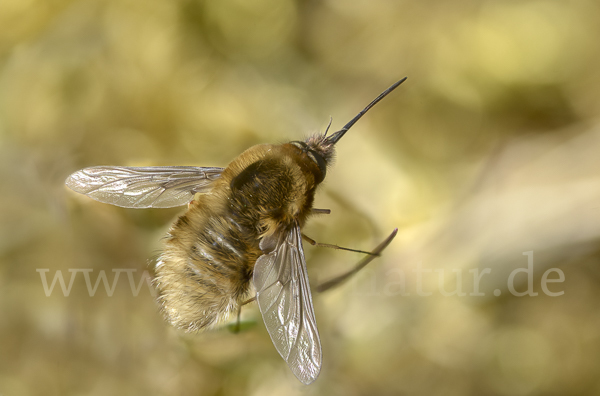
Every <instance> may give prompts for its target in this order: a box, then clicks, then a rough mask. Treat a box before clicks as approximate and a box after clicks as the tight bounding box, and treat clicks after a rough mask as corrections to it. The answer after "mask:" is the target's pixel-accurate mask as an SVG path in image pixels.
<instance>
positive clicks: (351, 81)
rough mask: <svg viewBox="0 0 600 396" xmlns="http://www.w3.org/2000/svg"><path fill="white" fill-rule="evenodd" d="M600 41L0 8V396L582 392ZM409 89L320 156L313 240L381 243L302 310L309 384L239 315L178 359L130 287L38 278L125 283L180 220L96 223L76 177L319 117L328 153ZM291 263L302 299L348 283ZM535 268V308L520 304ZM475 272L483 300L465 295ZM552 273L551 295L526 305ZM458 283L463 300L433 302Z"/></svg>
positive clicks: (188, 8) (220, 12)
mask: <svg viewBox="0 0 600 396" xmlns="http://www.w3.org/2000/svg"><path fill="white" fill-rule="evenodd" d="M598 37H600V3H598V2H597V1H593V0H573V1H557V0H540V1H526V0H521V1H516V0H512V1H502V0H498V1H492V0H488V1H477V0H458V1H445V0H437V1H416V0H412V1H394V0H371V1H366V0H357V1H343V0H323V1H319V0H304V1H292V0H256V1H247V0H246V1H245V0H212V1H209V0H205V1H192V0H185V1H184V0H171V1H156V0H120V1H117V0H105V1H101V0H80V1H69V0H2V1H0V191H1V192H0V220H1V221H0V394H1V395H3V396H13V395H45V396H46V395H283V394H285V395H297V394H298V395H300V394H307V395H310V394H314V395H317V394H323V395H502V396H503V395H507V396H508V395H511V396H512V395H517V396H526V395H565V394H571V395H594V394H598V393H600V380H599V378H600V377H599V373H600V359H599V358H598V356H600V309H599V308H598V301H599V298H600V290H599V284H600V269H599V265H600V262H599V257H600V249H599V245H598V242H599V241H600V159H599V157H600V126H599V115H600V67H599V66H598V65H599V63H600V44H599V43H598ZM404 76H408V77H409V79H408V80H407V82H406V83H404V84H403V85H402V86H401V87H400V88H398V89H397V90H396V91H395V92H393V93H392V94H391V95H390V96H389V97H387V98H386V99H385V100H384V101H383V102H381V103H380V104H378V105H377V106H376V107H375V108H374V109H373V110H371V112H369V113H368V114H367V115H366V116H365V117H364V118H363V119H362V120H361V121H360V122H359V123H358V124H356V125H355V126H354V128H353V129H352V130H351V131H350V132H349V133H348V134H346V136H345V137H344V139H342V140H341V141H340V143H339V144H338V151H337V159H336V162H335V164H334V167H333V168H331V169H330V171H329V172H328V176H327V179H326V181H325V183H324V185H323V187H322V188H321V190H320V191H319V193H318V196H317V200H316V206H317V207H319V208H329V209H331V210H332V214H330V215H327V216H319V217H317V218H315V219H313V220H312V221H311V222H310V223H309V225H307V227H306V228H305V232H306V233H307V234H308V235H309V236H311V237H313V238H314V239H317V240H319V241H321V242H325V243H337V244H340V245H344V246H348V247H353V248H356V249H371V248H373V247H374V246H376V245H377V243H379V241H380V240H382V239H383V238H384V237H385V235H387V234H388V233H389V232H390V231H391V230H392V229H393V228H395V227H398V228H399V234H398V237H397V238H396V240H395V241H394V242H393V244H392V245H391V246H390V247H389V248H388V249H387V250H386V251H385V252H384V255H383V257H382V258H381V259H378V260H376V261H374V262H373V263H372V264H370V266H369V267H367V268H366V269H365V271H363V272H362V273H361V274H360V275H358V276H357V277H355V278H354V279H353V280H352V281H351V282H349V283H348V284H345V285H344V286H342V287H340V288H338V289H336V290H334V291H331V292H328V293H326V294H317V293H315V294H314V295H313V300H314V303H315V311H316V316H317V322H318V324H319V329H320V333H321V339H322V343H323V356H324V357H323V369H322V372H321V375H320V377H319V379H318V380H317V381H316V382H315V383H314V384H313V385H310V386H309V387H305V386H303V385H301V384H300V383H299V382H298V381H297V380H296V379H295V378H294V377H293V375H292V374H291V373H290V372H289V370H288V369H287V367H286V365H285V363H284V362H283V360H282V359H281V358H280V357H279V356H278V354H277V352H276V351H275V349H274V347H273V346H272V344H271V342H270V339H269V336H268V334H267V332H266V330H265V329H264V326H263V325H262V322H261V319H260V316H259V313H258V310H257V308H256V306H255V305H250V306H248V307H247V309H245V310H244V312H243V315H242V316H243V321H244V328H245V329H244V331H242V332H241V333H240V334H237V335H236V334H232V333H231V332H229V331H228V330H227V329H226V328H222V329H217V330H215V331H212V332H208V333H203V334H196V335H190V334H183V333H181V332H179V331H177V330H175V329H173V328H171V327H170V326H169V325H167V324H166V323H165V322H164V321H163V320H162V318H161V316H160V314H159V312H158V308H157V305H156V303H155V301H154V299H153V297H152V295H151V293H150V291H149V290H148V289H147V288H145V287H144V288H142V291H141V292H140V293H139V295H138V296H133V295H132V292H131V289H130V286H129V283H128V282H127V276H126V274H125V273H122V274H121V275H120V280H119V282H118V283H117V286H116V289H115V291H114V294H113V295H112V296H108V295H107V293H106V292H105V290H104V287H103V286H102V285H100V287H99V289H98V291H97V292H96V294H95V295H94V296H93V297H91V296H90V295H89V294H88V291H87V289H86V285H85V282H84V278H83V275H82V273H78V274H77V275H76V278H75V280H74V283H73V288H72V290H71V293H70V295H69V296H68V297H65V296H63V295H62V293H61V292H60V288H59V285H56V286H55V289H54V291H53V293H52V294H51V296H49V297H46V295H45V293H44V289H43V286H42V282H41V277H40V273H39V272H37V271H36V270H37V269H48V270H49V271H48V272H47V276H48V280H49V281H51V280H52V277H53V276H54V274H55V273H56V271H57V270H61V271H62V273H63V275H64V277H65V280H66V281H67V282H68V281H69V280H70V272H69V271H68V270H69V269H88V270H90V269H91V270H93V271H92V272H91V273H90V277H91V280H92V282H95V281H96V278H97V276H98V274H99V272H100V271H101V270H104V271H105V272H106V274H107V276H108V279H109V281H111V282H112V280H113V276H114V272H113V271H112V270H113V269H131V270H133V269H135V270H137V272H135V273H133V274H134V278H135V280H136V282H137V281H138V280H139V279H140V276H141V274H142V272H143V271H144V270H147V271H149V272H150V273H151V271H152V265H153V264H152V263H153V262H152V260H153V258H154V257H156V255H157V254H158V252H159V251H160V247H161V238H162V236H163V235H164V234H165V233H166V231H167V229H168V227H169V225H170V223H171V222H172V221H173V220H174V219H175V218H176V217H177V215H179V214H180V213H182V210H183V209H166V210H133V209H122V208H117V207H113V206H109V205H105V204H100V203H98V202H96V201H93V200H91V199H89V198H87V197H84V196H78V195H76V194H75V193H73V192H71V191H69V190H68V189H67V188H66V187H64V180H65V178H66V177H67V176H68V175H69V174H70V173H72V172H74V171H76V170H78V169H81V168H84V167H88V166H96V165H124V166H125V165H126V166H152V165H196V166H226V165H227V163H228V162H229V161H231V160H232V159H233V158H235V156H236V155H238V154H239V153H241V152H242V151H243V150H244V149H246V148H248V147H250V146H251V145H253V144H258V143H278V142H286V141H289V140H298V139H302V138H303V137H305V136H308V135H310V134H311V133H315V132H318V131H323V130H324V128H325V127H326V126H327V123H328V122H329V117H330V116H332V117H333V125H332V129H333V130H336V129H339V128H340V127H341V126H342V125H343V124H344V123H345V122H347V121H348V120H350V119H351V118H352V117H353V116H354V115H355V114H356V113H357V112H358V111H360V109H362V108H363V107H364V106H365V105H366V104H367V103H368V102H369V101H370V100H371V99H373V98H374V97H375V96H376V95H377V94H379V93H380V92H381V91H383V90H384V89H385V88H387V87H388V86H389V85H391V84H392V83H393V82H394V81H396V80H398V79H400V78H402V77H404ZM305 250H306V256H307V261H308V270H309V274H310V278H311V283H312V284H313V286H314V285H315V284H318V283H319V282H321V281H323V280H325V279H327V278H328V277H330V276H333V275H335V274H337V273H339V272H342V271H344V269H346V268H349V267H350V266H351V265H352V264H353V263H355V262H357V261H358V260H359V259H360V255H357V254H354V253H348V252H339V251H329V250H323V249H317V248H312V247H310V246H306V247H305ZM528 251H533V264H534V271H533V276H532V281H533V286H534V288H533V291H534V292H537V293H538V295H537V296H535V297H530V296H523V297H517V296H514V295H512V294H511V293H510V290H509V289H508V287H507V279H508V278H509V276H510V273H511V271H513V270H515V269H517V268H525V267H526V266H527V256H524V255H523V253H524V252H528ZM418 268H421V269H427V270H431V271H432V272H427V273H424V274H422V276H423V278H424V282H423V288H424V290H426V291H430V292H432V293H433V294H432V295H431V296H419V295H418V294H417V281H418V273H417V272H415V270H417V269H418ZM486 268H489V269H490V270H491V274H489V275H486V276H484V277H483V278H482V282H481V285H480V291H481V292H482V293H483V294H485V296H471V295H469V294H470V293H473V285H472V283H473V282H472V278H473V276H472V272H469V271H470V270H471V271H473V270H475V269H478V270H479V271H483V270H484V269H486ZM550 268H559V269H560V270H561V271H562V272H563V273H564V276H565V281H564V282H562V283H551V284H549V289H550V290H551V291H553V292H558V291H564V294H563V295H561V296H557V297H550V296H548V295H546V294H545V293H544V292H543V290H542V289H541V280H542V278H543V274H544V272H545V271H547V270H548V269H550ZM436 270H437V272H436ZM440 274H441V275H444V278H443V279H442V283H443V286H444V287H445V289H441V288H440V284H439V283H440V278H439V276H441V275H440ZM460 274H462V278H461V279H462V289H463V291H464V292H465V293H466V294H467V295H466V296H459V295H451V296H445V295H444V293H443V290H446V291H452V290H454V289H456V284H457V279H458V278H460V276H459V275H460ZM402 276H404V283H405V286H406V287H405V290H404V291H405V293H404V294H408V295H402V293H401V291H402V288H401V281H402ZM550 278H557V276H556V272H555V273H554V274H553V275H552V276H550ZM515 279H516V283H515V284H516V286H515V287H516V288H517V289H518V290H519V291H523V290H525V289H526V288H527V278H526V274H524V273H520V274H519V275H517V276H516V277H515ZM496 290H497V291H498V293H500V296H495V295H494V294H493V292H494V291H496Z"/></svg>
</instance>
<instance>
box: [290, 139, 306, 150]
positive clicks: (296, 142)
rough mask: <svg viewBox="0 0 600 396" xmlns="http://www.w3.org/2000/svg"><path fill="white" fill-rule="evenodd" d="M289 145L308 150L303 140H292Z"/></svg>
mask: <svg viewBox="0 0 600 396" xmlns="http://www.w3.org/2000/svg"><path fill="white" fill-rule="evenodd" d="M290 144H291V145H294V146H296V147H298V148H299V149H300V150H302V151H303V152H305V151H306V150H308V146H307V145H306V143H304V142H300V141H293V142H290Z"/></svg>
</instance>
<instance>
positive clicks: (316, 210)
mask: <svg viewBox="0 0 600 396" xmlns="http://www.w3.org/2000/svg"><path fill="white" fill-rule="evenodd" d="M310 213H312V214H330V213H331V210H330V209H315V208H313V209H311V210H310Z"/></svg>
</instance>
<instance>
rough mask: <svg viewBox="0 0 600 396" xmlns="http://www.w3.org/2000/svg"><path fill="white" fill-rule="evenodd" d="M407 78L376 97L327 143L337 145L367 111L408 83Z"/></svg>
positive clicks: (330, 137) (328, 139)
mask: <svg viewBox="0 0 600 396" xmlns="http://www.w3.org/2000/svg"><path fill="white" fill-rule="evenodd" d="M407 78H408V77H404V78H403V79H402V80H400V81H398V82H396V83H395V84H394V85H392V86H391V87H389V88H388V89H386V90H385V91H383V92H382V93H381V94H380V95H379V96H378V97H376V98H375V99H374V100H373V101H372V102H371V103H369V104H368V105H367V107H365V108H364V109H363V110H362V111H361V112H360V113H358V114H357V115H356V117H354V118H353V119H352V120H350V122H348V123H347V124H346V125H344V127H343V128H342V129H340V130H339V131H337V132H336V133H334V134H333V135H331V136H329V137H328V138H327V140H326V142H327V143H329V144H335V143H337V141H338V140H340V139H341V138H342V136H344V134H345V133H346V132H348V130H349V129H350V128H352V126H353V125H354V124H356V122H357V121H358V120H360V118H361V117H362V116H364V115H365V113H366V112H367V111H369V110H370V109H371V107H373V106H375V105H376V104H377V103H378V102H379V101H380V100H381V99H383V98H385V97H386V96H387V95H388V94H389V93H390V92H392V91H393V90H394V89H396V88H398V85H400V84H402V83H403V82H404V81H406V79H407Z"/></svg>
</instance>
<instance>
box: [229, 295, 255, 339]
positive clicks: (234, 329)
mask: <svg viewBox="0 0 600 396" xmlns="http://www.w3.org/2000/svg"><path fill="white" fill-rule="evenodd" d="M254 300H256V296H254V297H252V298H251V299H249V300H246V301H244V302H242V303H241V304H240V306H239V307H238V312H237V320H236V322H235V327H234V328H233V332H234V333H239V332H240V315H241V314H242V307H243V306H244V305H246V304H249V303H251V302H252V301H254Z"/></svg>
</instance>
